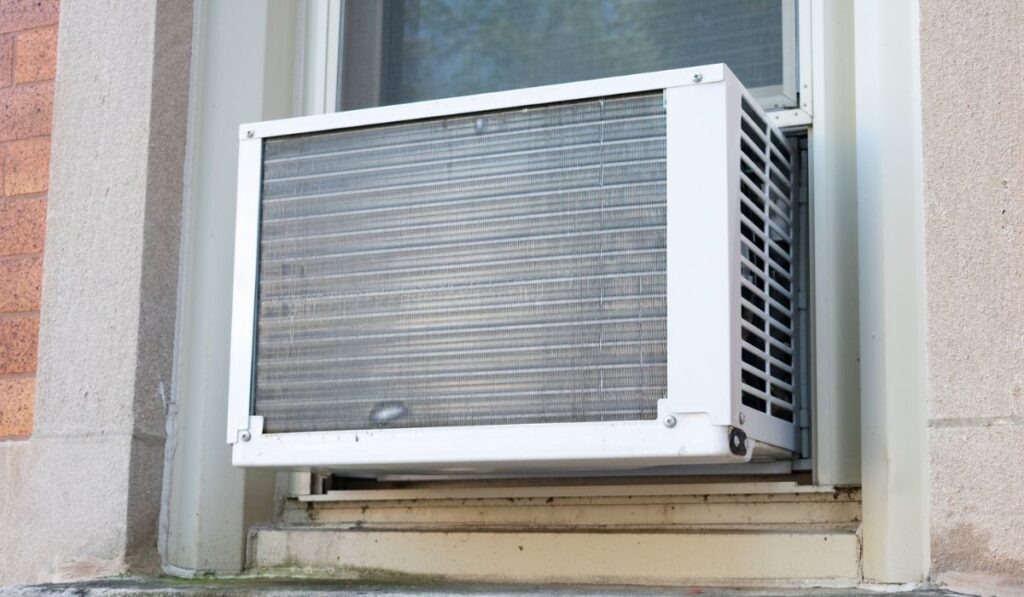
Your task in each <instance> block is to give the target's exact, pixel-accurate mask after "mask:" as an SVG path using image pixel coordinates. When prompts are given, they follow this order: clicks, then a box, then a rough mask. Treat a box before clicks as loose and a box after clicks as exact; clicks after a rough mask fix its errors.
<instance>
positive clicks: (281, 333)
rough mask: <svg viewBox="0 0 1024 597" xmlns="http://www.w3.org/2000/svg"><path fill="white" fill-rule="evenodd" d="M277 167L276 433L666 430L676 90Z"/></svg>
mask: <svg viewBox="0 0 1024 597" xmlns="http://www.w3.org/2000/svg"><path fill="white" fill-rule="evenodd" d="M762 129H763V127H762ZM762 153H764V154H765V155H768V156H769V157H768V158H762V159H768V160H770V159H771V158H770V155H771V154H770V153H765V152H762ZM263 159H264V166H263V187H262V188H263V190H262V199H261V225H260V263H259V289H258V297H259V298H258V321H257V341H256V354H255V357H256V361H255V370H256V373H255V395H254V411H253V412H254V414H256V415H262V416H263V417H264V418H265V429H266V431H268V432H290V431H320V430H345V429H366V428H375V427H377V428H379V427H398V428H402V427H424V426H431V427H441V426H468V425H487V424H511V423H552V422H583V421H609V420H640V419H651V418H654V417H655V416H656V403H657V400H658V399H660V398H662V397H663V396H664V393H665V387H666V350H665V338H666V299H665V242H666V238H665V236H666V235H665V211H666V204H665V203H666V187H665V185H666V174H665V172H666V170H665V111H664V105H663V101H662V94H661V93H648V94H639V95H630V96H619V97H612V98H604V99H596V100H587V101H576V102H566V103H561V104H552V105H547V106H540V107H533V108H529V109H514V110H504V111H498V112H491V113H486V114H476V115H468V116H460V117H451V118H438V119H432V120H423V121H414V122H407V123H401V124H393V125H380V126H374V127H366V128H360V129H348V130H342V131H336V132H329V133H315V134H306V135H296V136H291V137H282V138H278V139H270V140H268V141H266V143H265V145H264V158H263ZM766 163H767V162H766ZM762 178H763V177H762ZM758 180H759V181H760V179H758ZM754 184H761V186H762V187H764V188H767V187H766V186H765V185H766V184H767V182H765V181H761V182H757V183H754ZM758 188H761V187H758ZM762 194H763V193H762ZM765 209H767V208H764V207H762V211H764V210H765ZM770 225H773V226H777V225H780V224H779V223H777V222H776V223H772V224H770ZM761 228H763V230H762V232H761V233H762V234H768V233H770V231H771V228H770V227H769V224H767V223H765V224H764V225H762V226H761ZM787 247H788V245H787ZM779 250H780V251H781V250H782V249H781V248H780V249H779ZM785 250H786V251H788V248H787V249H785ZM761 254H762V255H761V256H760V257H757V258H758V259H761V260H762V262H763V263H762V266H761V271H762V272H767V271H768V270H765V264H766V263H767V260H768V259H771V258H772V256H771V255H769V254H768V248H767V245H765V246H764V250H762V251H761ZM786 254H788V253H786ZM753 258H754V257H753V254H752V256H751V259H753ZM762 275H768V274H762ZM759 313H762V317H764V314H763V313H764V310H763V309H762V310H761V311H759ZM759 333H761V334H762V335H764V334H768V333H769V332H768V331H767V330H766V328H764V326H761V330H760V332H759ZM785 345H787V346H788V341H787V342H786V343H785ZM765 350H767V348H765ZM787 358H791V357H787ZM789 362H790V363H791V361H789ZM761 374H762V375H763V374H764V370H763V369H762V370H761ZM771 391H773V390H772V389H770V388H767V387H766V388H764V390H763V392H761V393H762V394H764V395H765V396H767V395H768V394H769V393H770V392H771ZM765 399H766V400H767V398H765Z"/></svg>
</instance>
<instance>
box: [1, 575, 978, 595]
mask: <svg viewBox="0 0 1024 597" xmlns="http://www.w3.org/2000/svg"><path fill="white" fill-rule="evenodd" d="M265 594H271V595H277V596H281V597H284V596H292V595H294V596H299V595H303V596H305V595H313V596H316V595H331V596H351V597H355V596H381V597H411V596H414V595H429V596H441V595H452V596H472V595H480V596H488V597H501V596H508V597H513V596H536V595H551V596H554V597H634V596H637V597H639V596H643V597H668V596H672V597H677V596H679V595H703V596H705V597H724V596H727V595H736V596H740V597H768V596H772V597H807V596H811V595H814V596H820V597H868V596H874V597H878V596H880V595H887V594H893V593H891V592H878V591H873V590H869V589H824V588H802V589H782V588H761V589H729V588H721V587H689V586H688V587H625V586H602V587H596V586H569V585H543V586H529V585H483V584H450V583H422V584H405V583H399V584H388V583H372V584H371V583H366V582H362V581H341V580H330V581H327V580H310V579H266V578H261V579H196V580H184V579H177V578H170V577H165V578H153V579H142V578H117V579H107V580H96V581H89V582H77V583H67V584H52V585H34V586H21V587H7V588H0V596H5V597H7V596H10V597H15V596H16V597H35V596H48V597H51V596H55V595H67V596H72V595H73V596H75V597H101V596H103V597H106V596H117V595H150V596H168V597H171V596H173V597H179V596H200V595H202V596H214V595H226V596H248V595H265ZM896 594H898V595H901V596H902V595H906V596H915V597H940V596H941V597H947V596H949V597H952V596H956V595H961V594H960V593H953V592H950V591H945V590H942V589H933V588H921V589H913V590H908V591H905V592H898V593H896Z"/></svg>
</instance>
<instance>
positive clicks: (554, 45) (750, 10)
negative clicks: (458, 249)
mask: <svg viewBox="0 0 1024 597" xmlns="http://www.w3.org/2000/svg"><path fill="white" fill-rule="evenodd" d="M350 2H351V0H350ZM379 6H380V8H379V9H377V10H378V11H379V14H378V15H376V18H373V19H361V21H362V22H351V21H350V22H348V23H346V27H345V29H346V34H348V35H350V36H354V37H360V36H365V32H366V30H367V28H368V27H369V28H372V27H373V26H374V23H373V22H372V21H376V24H377V26H378V27H379V30H380V36H379V38H378V39H377V40H374V41H375V42H379V46H378V47H379V48H380V50H379V52H380V53H379V54H378V56H379V61H378V60H374V61H372V62H376V63H377V64H372V63H371V62H367V61H366V60H361V64H353V63H352V59H351V58H349V59H347V60H343V62H348V64H347V65H345V66H344V67H343V68H348V69H350V70H351V71H352V72H349V73H343V76H342V78H341V80H342V85H343V86H344V85H346V84H359V83H360V82H362V83H363V84H364V85H365V84H366V83H370V84H371V85H372V86H373V87H376V88H378V89H379V92H378V93H377V94H375V95H376V96H377V97H376V98H373V99H372V100H365V99H364V101H362V102H361V103H363V104H371V105H372V104H394V103H403V102H411V101H418V100H427V99H436V98H441V97H451V96H458V95H468V94H474V93H483V92H489V91H500V90H505V89H514V88H520V87H532V86H536V85H547V84H552V83H564V82H568V81H579V80H587V79H596V78H601V77H609V76H615V75H625V74H632V73H638V72H647V71H657V70H664V69H672V68H681V67H687V66H697V65H701V64H709V63H716V62H725V63H726V64H728V65H729V67H730V68H732V70H733V71H734V72H735V73H736V74H737V76H739V78H740V80H742V81H743V83H744V84H745V85H746V86H747V87H748V88H763V87H769V86H779V85H782V84H783V80H784V78H783V71H784V64H783V62H784V56H785V55H787V53H786V52H785V51H784V45H785V44H784V31H792V30H793V28H792V27H788V28H787V27H784V25H783V20H784V13H785V12H786V11H784V10H783V0H385V2H384V3H383V4H381V5H379ZM354 27H355V28H358V29H359V30H360V31H358V32H357V31H353V28H354ZM350 41H351V37H350ZM371 43H372V42H371ZM790 54H791V53H790ZM349 55H350V57H351V56H359V55H365V53H362V52H354V53H350V54H349ZM377 65H379V66H377ZM367 69H374V70H377V71H378V72H377V73H376V76H372V77H369V78H367V74H366V73H365V72H363V74H362V75H359V76H357V77H353V73H356V74H358V73H360V71H366V70H367ZM360 79H361V81H360ZM364 88H365V87H364ZM342 95H343V97H344V96H345V93H344V92H343V94H342ZM344 103H345V102H344V100H343V106H342V107H343V108H354V107H363V106H355V105H344ZM350 103H351V102H350Z"/></svg>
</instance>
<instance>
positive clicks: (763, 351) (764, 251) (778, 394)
mask: <svg viewBox="0 0 1024 597" xmlns="http://www.w3.org/2000/svg"><path fill="white" fill-rule="evenodd" d="M741 101H742V110H741V111H740V118H741V126H740V130H741V134H740V137H741V138H740V198H739V201H740V216H739V226H740V266H739V267H740V284H741V287H740V317H741V322H740V337H741V342H740V363H741V364H740V368H741V371H740V385H741V389H740V398H741V402H742V403H743V404H744V405H746V406H749V407H751V408H754V409H756V410H759V411H761V412H764V413H767V414H769V415H771V416H773V417H775V418H777V419H782V420H783V421H787V422H790V423H792V422H794V418H795V413H794V386H795V384H794V354H793V338H794V332H793V324H794V321H795V318H794V316H793V309H794V306H795V305H794V302H795V293H796V289H795V286H794V284H793V280H794V277H793V272H794V268H793V248H792V242H791V239H792V221H793V209H792V207H793V206H792V203H791V199H790V198H791V196H792V180H793V170H792V161H791V159H792V156H791V154H790V150H789V148H788V147H787V145H786V143H785V141H784V140H783V139H782V138H780V137H779V136H778V134H777V133H776V132H775V131H774V130H773V129H771V128H770V127H768V126H767V123H766V122H765V120H764V119H763V118H762V117H761V116H760V115H759V114H758V113H757V111H756V110H754V109H753V107H751V106H750V104H748V103H747V100H746V99H743V100H741Z"/></svg>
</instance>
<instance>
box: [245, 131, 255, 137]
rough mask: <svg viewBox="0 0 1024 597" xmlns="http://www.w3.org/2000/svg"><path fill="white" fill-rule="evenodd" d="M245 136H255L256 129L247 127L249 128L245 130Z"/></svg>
mask: <svg viewBox="0 0 1024 597" xmlns="http://www.w3.org/2000/svg"><path fill="white" fill-rule="evenodd" d="M245 136H246V137H247V138H249V139H252V138H253V137H255V136H256V131H254V130H252V129H249V130H247V131H245Z"/></svg>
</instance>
